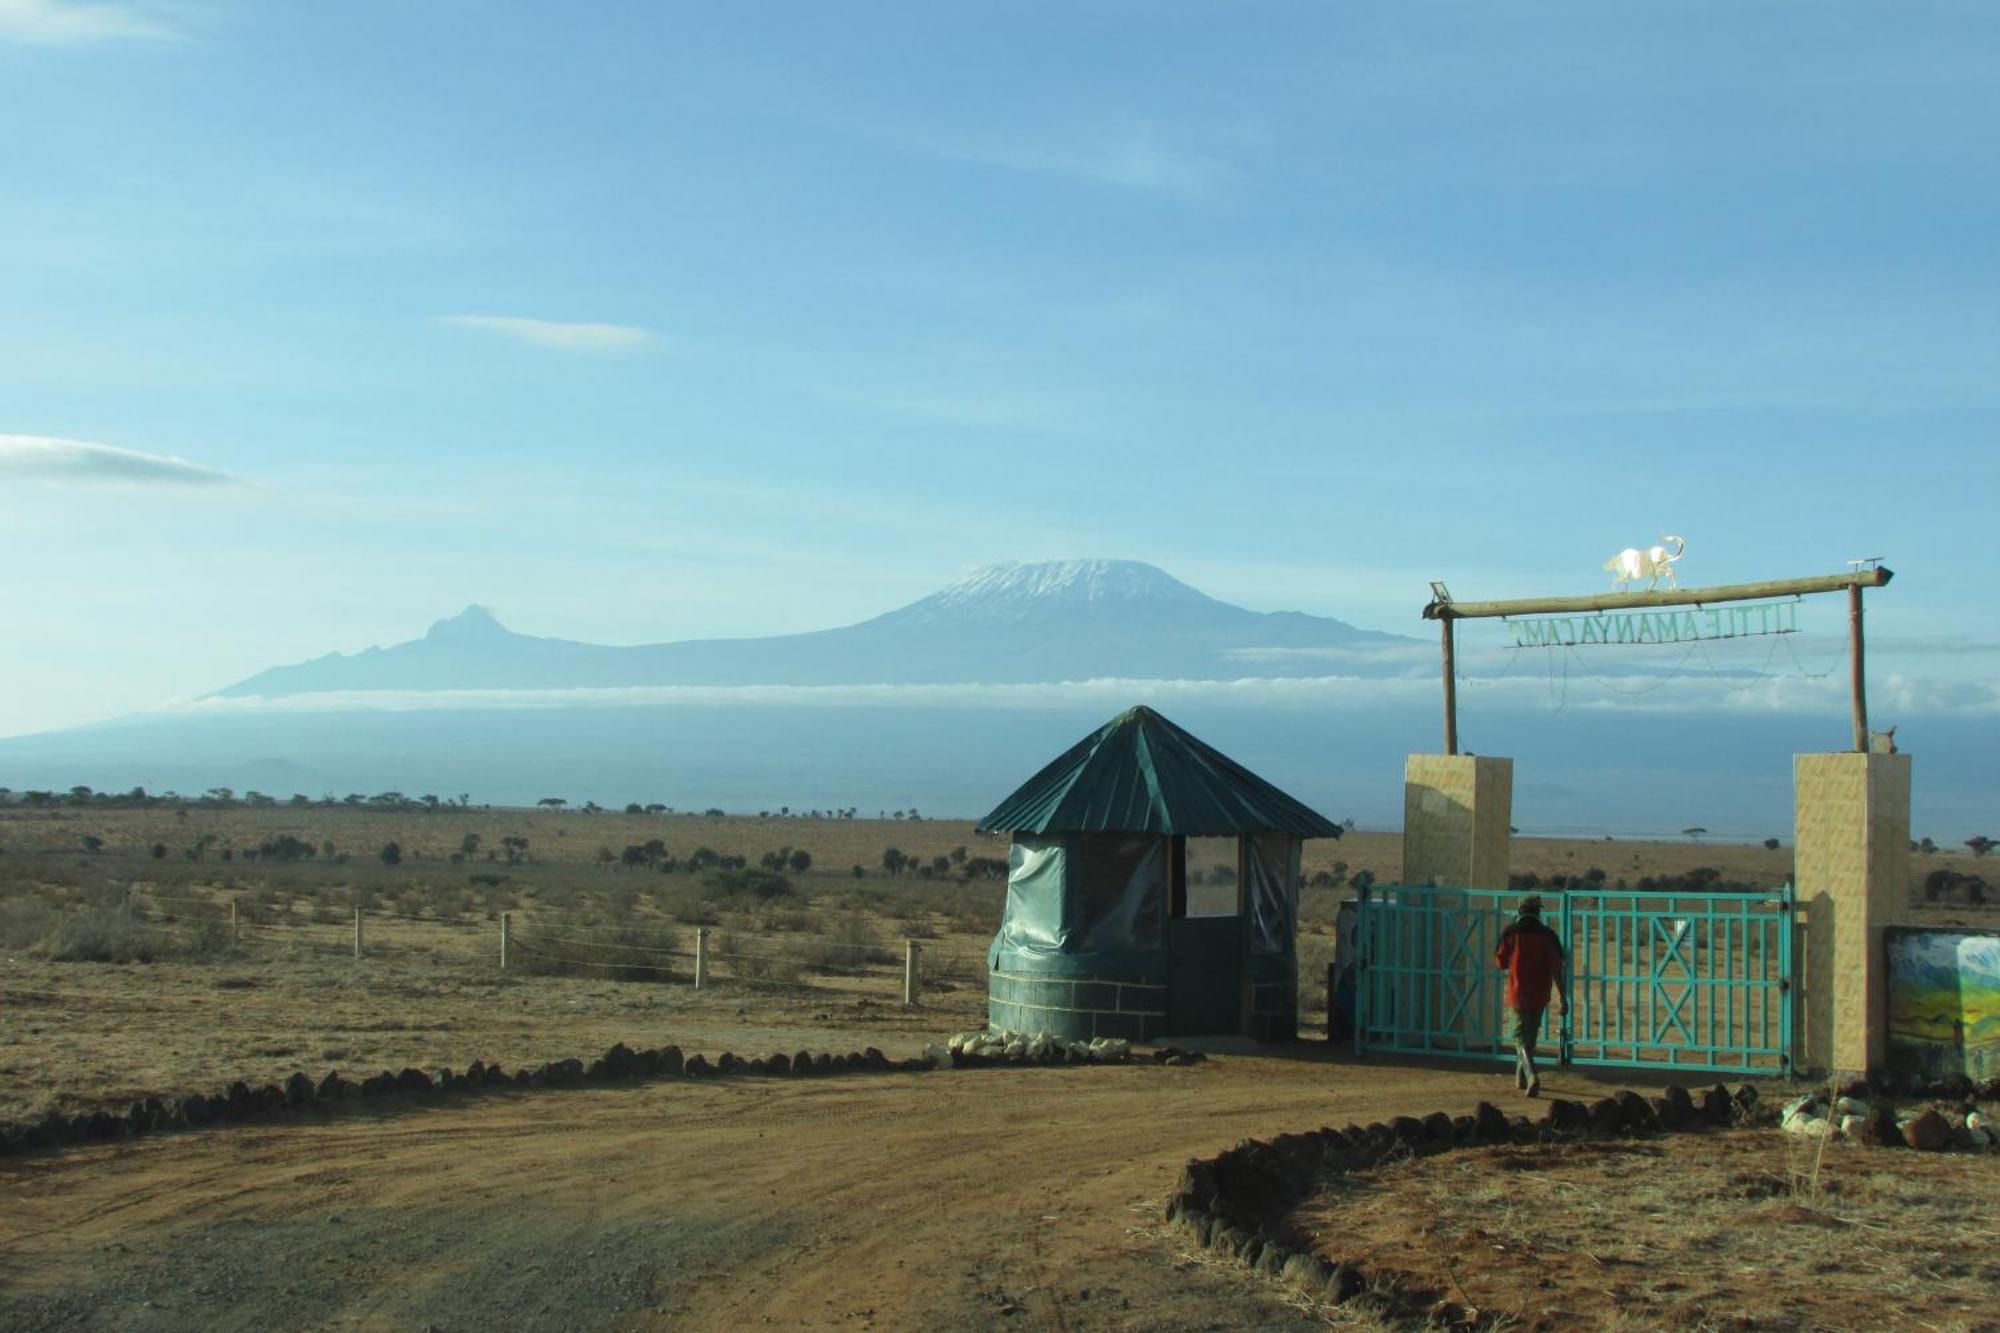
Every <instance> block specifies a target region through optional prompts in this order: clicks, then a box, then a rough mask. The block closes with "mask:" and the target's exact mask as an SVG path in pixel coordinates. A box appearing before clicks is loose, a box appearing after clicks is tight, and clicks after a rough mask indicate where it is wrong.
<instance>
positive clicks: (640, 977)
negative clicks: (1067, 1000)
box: [52, 889, 983, 1004]
mask: <svg viewBox="0 0 2000 1333" xmlns="http://www.w3.org/2000/svg"><path fill="white" fill-rule="evenodd" d="M54 910H56V911H57V914H58V916H59V917H60V921H59V923H58V930H57V932H56V934H57V935H60V936H61V938H62V939H63V941H64V944H63V946H62V947H63V948H64V949H66V950H68V952H67V953H66V954H63V955H61V956H67V957H75V958H97V957H105V958H110V957H112V956H114V955H123V956H126V957H148V958H158V959H163V960H172V959H182V960H187V961H198V960H215V961H223V960H226V959H233V958H235V959H242V958H247V959H268V960H274V961H282V960H283V959H284V958H287V957H292V956H301V955H306V956H315V957H320V958H329V959H330V958H336V957H345V958H347V959H349V960H351V961H352V962H353V963H355V964H356V965H357V966H359V965H365V964H366V963H367V962H369V961H370V960H373V959H395V960H399V961H411V962H416V963H419V964H426V965H431V966H439V967H459V968H471V969H474V970H478V971H490V972H496V973H507V974H520V975H524V976H551V975H553V976H576V977H594V978H599V979H605V980H624V981H649V982H654V983H667V984H683V985H688V986H694V987H698V988H710V987H720V988H726V987H730V986H741V987H745V988H751V989H758V990H789V991H801V992H826V993H838V994H842V995H883V994H887V995H893V996H896V997H898V998H900V999H902V1000H903V1001H904V1002H905V1003H912V1004H914V1003H917V1002H919V1000H920V998H921V995H922V992H923V988H924V977H925V968H924V964H925V961H926V960H925V955H924V947H925V946H924V942H923V941H919V940H916V939H908V940H901V941H898V942H897V943H898V944H899V945H900V947H895V946H892V945H890V944H889V943H887V942H886V941H881V940H875V939H867V938H863V939H857V938H855V934H856V931H857V927H856V926H855V924H854V923H852V922H846V923H843V924H844V926H845V928H844V929H841V930H840V932H839V935H838V937H836V936H834V935H828V934H813V933H807V932H799V931H774V930H758V929H756V928H755V927H754V926H752V925H748V924H744V925H735V926H727V927H725V926H698V927H694V928H692V929H687V928H684V927H679V926H677V925H675V924H672V923H668V922H646V921H635V922H630V923H624V924H617V925H600V924H587V923H579V922H577V921H576V920H574V919H573V918H571V917H566V916H565V915H563V914H562V913H560V912H559V911H557V912H521V911H497V912H494V913H492V914H490V915H488V916H486V917H484V918H483V919H481V918H480V917H477V916H474V917H471V918H468V917H466V916H462V915H459V916H452V915H428V914H424V913H421V912H410V911H403V910H398V909H397V908H395V907H389V906H372V907H369V906H354V907H351V908H347V909H345V910H344V911H340V910H334V909H329V908H328V907H327V905H325V904H324V903H320V904H307V905H304V906H303V908H302V906H301V905H300V904H297V903H292V902H282V903H274V902H271V901H268V900H259V899H254V898H249V897H224V896H216V897H196V896H192V895H186V894H172V893H155V892H151V891H148V890H143V889H139V890H135V891H133V892H128V893H127V894H126V895H125V897H124V899H123V901H122V902H105V901H102V900H100V901H98V902H95V903H91V902H70V903H67V904H64V905H62V906H61V907H60V908H59V909H54ZM65 932H66V933H65ZM54 937H55V936H52V938H54ZM966 952H967V951H966V950H964V949H962V948H959V949H953V948H949V947H945V948H939V949H935V950H934V951H933V956H932V958H933V962H934V965H942V966H940V967H939V969H938V970H939V971H940V972H944V973H949V974H950V976H951V978H952V979H953V981H963V980H969V979H970V977H969V976H967V975H964V974H966V973H968V972H969V971H970V969H969V968H968V966H967V960H966V957H965V955H966ZM52 956H54V955H52ZM978 961H980V962H983V958H982V959H979V960H978ZM976 965H977V963H975V964H974V966H976ZM937 981H938V982H939V983H941V984H940V987H939V988H955V986H954V985H953V981H948V980H946V979H945V978H944V977H942V976H940V977H938V978H937Z"/></svg>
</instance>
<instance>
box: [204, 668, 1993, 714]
mask: <svg viewBox="0 0 2000 1333" xmlns="http://www.w3.org/2000/svg"><path fill="white" fill-rule="evenodd" d="M1438 689H1439V686H1438V683H1437V682H1436V681H1435V680H1429V679H1413V678H1407V677H1402V678H1392V679H1388V680H1383V679H1379V678H1368V677H1357V676H1299V677H1278V678H1268V677H1263V678H1256V679H1245V680H1137V679H1125V678H1104V679H1099V680H1082V681H1064V682H1061V683H1059V684H1047V685H976V684H975V685H889V684H874V685H632V686H613V687H591V688H576V689H478V690H473V689H467V690H343V691H327V692H323V693H318V694H294V695H284V696H280V697H277V698H270V699H266V698H261V697H259V696H256V695H248V696H242V697H237V698H203V699H195V700H188V701H183V702H179V703H176V704H172V705H169V706H168V708H167V709H166V710H165V711H168V712H176V713H204V714H221V713H252V714H254V713H324V712H341V711H348V710H363V711H374V712H426V711H434V710H435V711H444V712H458V711H466V710H484V709H496V710H497V709H545V708H631V707H642V706H647V705H660V704H683V705H715V704H760V705H775V706H786V705H790V706H807V707H882V706H885V705H897V706H914V707H967V706H972V707H985V708H1018V709H1033V708H1077V707H1091V708H1103V709H1116V708H1124V707H1126V706H1128V705H1130V704H1132V703H1134V702H1136V701H1145V702H1151V703H1155V704H1159V705H1162V706H1165V707H1173V706H1175V705H1176V704H1183V703H1193V702H1199V703H1202V704H1207V705H1213V704H1225V705H1240V706H1244V707H1254V708H1279V709H1284V708H1295V709H1310V710H1312V711H1314V712H1324V713H1335V714H1337V713H1343V712H1367V711H1374V710H1378V709H1382V708H1385V707H1414V708H1433V707H1435V706H1436V704H1437V698H1438ZM1870 698H1871V700H1872V701H1874V702H1875V703H1877V704H1879V705H1880V706H1881V708H1882V709H1883V710H1885V716H1898V715H1903V714H1911V713H1960V714H1964V713H1971V714H1978V715H1989V716H2000V683H1994V682H1988V681H1967V682H1939V681H1931V680H1922V679H1916V678H1912V677H1907V676H1900V675H1890V676H1888V677H1886V678H1884V679H1881V680H1877V681H1875V682H1873V688H1872V689H1871V690H1870ZM1459 706H1460V709H1461V710H1462V711H1465V712H1471V711H1473V710H1477V709H1483V708H1501V709H1515V710H1518V709H1529V710H1547V709H1551V708H1562V709H1574V710H1577V711H1580V712H1599V711H1605V710H1617V711H1621V712H1645V713H1688V714H1694V713H1706V714H1723V715H1732V716H1751V715H1760V714H1762V715H1768V714H1773V713H1784V714H1794V715H1797V714H1817V713H1827V714H1832V715H1836V716H1839V715H1844V714H1845V711H1846V708H1847V685H1846V682H1845V681H1844V680H1831V679H1803V678H1800V677H1796V676H1774V677H1761V678H1753V679H1749V680H1720V679H1713V678H1710V679H1697V678H1681V679H1678V680H1672V681H1667V682H1658V681H1656V682H1651V683H1649V684H1647V685H1645V686H1642V687H1640V688H1637V689H1629V690H1628V689H1624V688H1619V687H1617V686H1614V685H1611V684H1609V683H1606V684H1605V685H1603V686H1599V685H1596V684H1595V683H1593V682H1590V681H1587V680H1578V681H1574V682H1571V683H1570V684H1569V685H1568V686H1567V687H1566V690H1565V692H1564V693H1563V695H1562V696H1561V697H1555V696H1552V694H1551V691H1550V687H1549V685H1548V683H1547V682H1544V681H1539V680H1527V679H1521V678H1510V679H1476V678H1475V679H1467V680H1465V681H1463V682H1462V683H1461V688H1460V694H1459Z"/></svg>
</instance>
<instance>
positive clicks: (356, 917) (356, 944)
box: [354, 907, 361, 958]
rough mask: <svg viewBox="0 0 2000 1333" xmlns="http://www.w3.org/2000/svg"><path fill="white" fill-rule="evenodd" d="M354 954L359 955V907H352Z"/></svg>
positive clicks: (357, 956)
mask: <svg viewBox="0 0 2000 1333" xmlns="http://www.w3.org/2000/svg"><path fill="white" fill-rule="evenodd" d="M354 956H355V957H356V958H359V957H360V956H361V909H360V908H359V907H356V908H355V909H354Z"/></svg>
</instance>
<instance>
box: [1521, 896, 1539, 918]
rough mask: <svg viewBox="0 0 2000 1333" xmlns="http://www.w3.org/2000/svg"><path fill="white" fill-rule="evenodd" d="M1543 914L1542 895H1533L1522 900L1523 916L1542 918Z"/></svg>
mask: <svg viewBox="0 0 2000 1333" xmlns="http://www.w3.org/2000/svg"><path fill="white" fill-rule="evenodd" d="M1541 914H1542V898H1541V895H1540V894H1536V893H1531V894H1529V895H1528V896H1527V897H1525V898H1523V899H1521V915H1522V916H1540V915H1541Z"/></svg>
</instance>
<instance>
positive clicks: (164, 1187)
mask: <svg viewBox="0 0 2000 1333" xmlns="http://www.w3.org/2000/svg"><path fill="white" fill-rule="evenodd" d="M1317 1049H1318V1048H1316V1047H1313V1046H1311V1045H1305V1046H1302V1047H1300V1048H1295V1050H1294V1051H1292V1052H1285V1053H1278V1054H1271V1055H1228V1056H1219V1057H1217V1058H1215V1059H1212V1060H1210V1061H1208V1062H1206V1063H1203V1064H1198V1065H1193V1066H1189V1067H1185V1068H1163V1067H1160V1066H1156V1065H1150V1064H1147V1065H1137V1066H1105V1067H1058V1068H1030V1069H982V1070H958V1071H939V1072H936V1073H933V1074H925V1075H916V1076H908V1077H888V1078H883V1077H877V1076H869V1075H851V1076H836V1077H832V1078H827V1079H823V1080H815V1081H811V1082H785V1081H777V1080H770V1081H765V1080H717V1081H715V1082H699V1083H684V1082H676V1083H666V1084H662V1083H655V1084H645V1085H640V1086H638V1087H623V1088H601V1089H588V1090H582V1091H572V1092H566V1093H559V1094H537V1093H521V1094H519V1095H513V1096H504V1097H499V1098H493V1099H483V1100H479V1101H473V1102H466V1103H459V1104H451V1103H439V1104H437V1105H435V1106H431V1107H426V1108H424V1109H421V1110H416V1111H404V1112H402V1113H399V1114H394V1115H387V1114H382V1115H378V1114H373V1113H370V1112H369V1111H367V1110H358V1111H354V1112H343V1113H342V1114H340V1115H338V1116H336V1117H335V1118H333V1119H332V1120H330V1121H326V1122H321V1123H302V1124H293V1125H269V1126H260V1125H243V1126H232V1127H229V1128H225V1129H221V1130H217V1131H214V1132H210V1133H206V1134H199V1135H176V1136H167V1137H162V1138H156V1139H144V1140H136V1141H131V1142H127V1143H118V1144H103V1145H95V1146H91V1147H86V1148H81V1149H72V1150H70V1151H68V1152H65V1153H62V1154H53V1155H44V1156H40V1157H34V1158H21V1159H14V1160H11V1161H5V1162H0V1189H4V1191H5V1198H6V1206H5V1207H4V1208H0V1327H7V1328H17V1327H18V1328H29V1327H33V1328H57V1329H62V1328H77V1329H94V1328H115V1329H156V1328H157V1329H170V1328H183V1327H187V1326H189V1325H190V1324H191V1323H193V1322H196V1321H197V1320H198V1321H199V1323H200V1324H201V1325H202V1326H203V1327H209V1328H219V1329H230V1328H244V1329H249V1328H263V1327H269V1326H273V1325H277V1324H285V1325H290V1326H307V1327H351V1328H376V1327H380V1328H409V1327H412V1326H416V1327H424V1326H431V1327H436V1328H439V1329H472V1328H482V1327H498V1326H508V1327H515V1328H551V1329H553V1328H599V1327H611V1328H651V1327H668V1326H673V1327H701V1328H725V1327H726V1328H740V1327H744V1326H748V1325H759V1324H763V1323H768V1324H770V1325H771V1326H773V1327H856V1328H860V1327H867V1328H884V1329H900V1328H909V1329H916V1328H925V1329H934V1328H978V1327H986V1326H992V1325H997V1324H999V1323H1002V1322H1007V1323H1009V1324H1010V1325H1011V1326H1024V1327H1062V1328H1073V1329H1085V1328H1163V1327H1164V1328H1175V1327H1181V1328H1237V1327H1286V1326H1298V1327H1313V1326H1316V1325H1317V1324H1318V1321H1316V1320H1313V1319H1312V1318H1310V1317H1309V1316H1308V1315H1306V1314H1305V1313H1304V1312H1302V1311H1300V1310H1297V1309H1293V1308H1291V1307H1288V1306H1285V1305H1282V1304H1279V1303H1277V1300H1278V1297H1277V1295H1276V1294H1275V1293H1258V1292H1254V1291H1246V1290H1245V1289H1244V1287H1243V1285H1242V1284H1241V1282H1240V1281H1238V1280H1236V1279H1234V1278H1233V1277H1232V1276H1231V1275H1229V1274H1227V1273H1226V1272H1224V1271H1222V1270H1220V1269H1218V1268H1216V1267H1214V1266H1213V1265H1210V1264H1207V1263H1204V1262H1202V1261H1200V1260H1199V1259H1197V1258H1195V1257H1194V1255H1193V1252H1192V1251H1191V1250H1189V1249H1188V1248H1187V1246H1186V1245H1185V1243H1184V1242H1183V1241H1182V1240H1181V1239H1180V1238H1179V1237H1177V1236H1176V1235H1174V1234H1173V1233H1172V1232H1171V1231H1170V1230H1169V1229H1168V1228H1167V1227H1166V1225H1165V1224H1164V1222H1163V1220H1162V1217H1161V1206H1162V1204H1163V1203H1164V1201H1165V1199H1166V1196H1167V1194H1168V1192H1169V1191H1170V1189H1171V1187H1172V1183H1173V1181H1174V1179H1175V1177H1176V1175H1177V1174H1178V1172H1179V1171H1180V1169H1181V1167H1182V1166H1183V1165H1184V1164H1185V1163H1186V1162H1187V1161H1188V1159H1189V1158H1190V1157H1193V1156H1200V1155H1210V1154H1213V1153H1215V1152H1217V1151H1219V1150H1220V1149H1222V1148H1225V1147H1227V1146H1229V1145H1230V1144H1233V1143H1235V1142H1237V1141H1239V1140H1241V1139H1243V1138H1246V1137H1251V1136H1258V1137H1268V1136H1270V1135H1273V1134H1277V1133H1281V1132H1287V1131H1298V1130H1304V1129H1310V1128H1314V1127H1317V1126H1320V1125H1326V1124H1334V1125H1341V1124H1346V1123H1348V1122H1350V1121H1360V1122H1367V1121H1370V1120H1377V1119H1386V1118H1388V1117H1390V1116H1392V1115H1396V1114H1401V1113H1406V1112H1409V1111H1410V1110H1411V1108H1416V1109H1418V1110H1420V1111H1421V1110H1429V1109H1432V1108H1435V1107H1439V1106H1464V1107H1468V1108H1469V1107H1470V1106H1472V1105H1473V1104H1474V1103H1476V1102H1477V1101H1479V1100H1481V1099H1487V1100H1491V1101H1494V1102H1496V1103H1498V1104H1500V1105H1501V1106H1503V1107H1505V1108H1506V1109H1508V1110H1510V1111H1512V1110H1521V1111H1527V1110H1530V1109H1535V1107H1534V1103H1531V1102H1526V1101H1524V1100H1522V1099H1520V1098H1518V1097H1517V1096H1514V1095H1512V1094H1511V1093H1510V1092H1509V1091H1508V1082H1509V1080H1508V1078H1507V1076H1506V1074H1505V1072H1504V1071H1496V1072H1484V1071H1480V1072H1468V1071H1465V1070H1462V1069H1454V1070H1444V1069H1425V1068H1416V1067H1410V1066H1406V1065H1384V1064H1370V1065H1362V1064H1358V1063H1354V1062H1351V1061H1347V1060H1338V1059H1327V1058H1317V1057H1316V1056H1315V1055H1314V1054H1298V1053H1297V1052H1298V1051H1304V1052H1316V1051H1317ZM1550 1085H1551V1086H1550V1087H1549V1089H1548V1091H1549V1092H1550V1094H1551V1095H1557V1096H1562V1095H1567V1096H1575V1097H1579V1098H1584V1099H1588V1098H1590V1097H1592V1096H1595V1095H1601V1093H1602V1092H1603V1090H1604V1085H1602V1084H1600V1083H1596V1082H1593V1081H1592V1080H1591V1079H1590V1078H1589V1077H1588V1076H1586V1075H1584V1074H1581V1073H1572V1072H1569V1071H1563V1072H1561V1073H1558V1074H1556V1075H1555V1076H1554V1077H1553V1078H1552V1079H1551V1080H1550ZM1570 1085H1573V1086H1570ZM1516 1102H1519V1103H1520V1105H1519V1106H1518V1107H1517V1106H1516V1105H1515V1103H1516Z"/></svg>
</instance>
